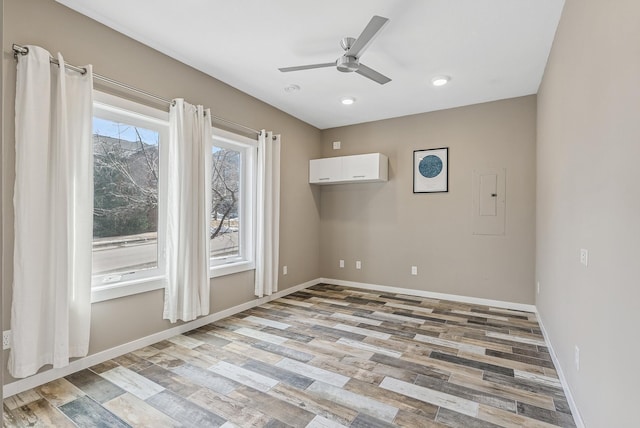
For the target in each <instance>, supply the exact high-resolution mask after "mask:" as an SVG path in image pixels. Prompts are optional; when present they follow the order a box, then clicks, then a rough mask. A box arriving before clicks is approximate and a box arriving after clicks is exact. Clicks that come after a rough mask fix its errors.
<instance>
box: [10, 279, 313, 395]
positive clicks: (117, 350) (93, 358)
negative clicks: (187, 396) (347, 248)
mask: <svg viewBox="0 0 640 428" xmlns="http://www.w3.org/2000/svg"><path fill="white" fill-rule="evenodd" d="M319 283H320V279H314V280H311V281H308V282H305V283H302V284H298V285H295V286H293V287H289V288H287V289H285V290H282V291H278V292H276V293H274V294H272V295H270V296H264V297H261V298H256V299H254V300H251V301H249V302H246V303H242V304H240V305H237V306H234V307H232V308H229V309H225V310H223V311H220V312H216V313H214V314H211V315H207V316H204V317H202V318H198V319H196V320H193V321H190V322H187V323H184V324H181V325H179V326H176V327H173V328H169V329H167V330H162V331H160V332H158V333H154V334H151V335H149V336H145V337H142V338H140V339H136V340H134V341H132V342H129V343H125V344H123V345H119V346H116V347H113V348H110V349H106V350H104V351H101V352H98V353H95V354H91V355H89V356H86V357H83V358H78V359H77V360H74V361H72V362H71V363H69V365H68V366H66V367H62V368H58V369H50V370H47V371H44V372H42V373H37V374H35V375H33V376H30V377H27V378H24V379H19V380H16V381H14V382H11V383H8V384H6V385H4V386H3V388H2V396H3V398H7V397H10V396H12V395H15V394H19V393H21V392H24V391H27V390H29V389H31V388H35V387H38V386H40V385H44V384H45V383H47V382H51V381H53V380H56V379H59V378H61V377H64V376H68V375H70V374H72V373H75V372H77V371H80V370H84V369H87V368H89V367H91V366H95V365H96V364H100V363H103V362H105V361H107V360H110V359H113V358H116V357H119V356H121V355H124V354H127V353H129V352H132V351H135V350H136V349H140V348H144V347H145V346H149V345H153V344H154V343H157V342H160V341H161V340H165V339H169V338H171V337H173V336H176V335H178V334H182V333H185V332H187V331H190V330H193V329H196V328H198V327H202V326H203V325H207V324H210V323H212V322H215V321H218V320H221V319H222V318H226V317H230V316H232V315H235V314H238V313H240V312H242V311H246V310H248V309H251V308H255V307H256V306H260V305H261V304H263V303H266V302H269V301H271V300H274V299H277V298H280V297H283V296H286V295H288V294H291V293H295V292H296V291H300V290H303V289H305V288H308V287H311V286H313V285H316V284H319Z"/></svg>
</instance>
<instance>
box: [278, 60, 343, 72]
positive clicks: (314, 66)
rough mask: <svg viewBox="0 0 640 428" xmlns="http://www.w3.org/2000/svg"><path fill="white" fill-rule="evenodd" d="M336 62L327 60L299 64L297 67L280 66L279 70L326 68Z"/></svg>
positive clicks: (334, 64) (333, 65)
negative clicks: (319, 62) (317, 62)
mask: <svg viewBox="0 0 640 428" xmlns="http://www.w3.org/2000/svg"><path fill="white" fill-rule="evenodd" d="M335 66H336V63H335V61H334V62H325V63H322V64H310V65H299V66H297V67H284V68H279V69H278V70H280V71H282V72H283V73H287V72H289V71H299V70H311V69H312V68H324V67H335Z"/></svg>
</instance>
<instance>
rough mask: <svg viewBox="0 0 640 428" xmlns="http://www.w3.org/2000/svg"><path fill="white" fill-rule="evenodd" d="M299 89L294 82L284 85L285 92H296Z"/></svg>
mask: <svg viewBox="0 0 640 428" xmlns="http://www.w3.org/2000/svg"><path fill="white" fill-rule="evenodd" d="M299 90H300V86H298V85H294V84H291V85H289V86H285V87H284V91H285V92H298V91H299Z"/></svg>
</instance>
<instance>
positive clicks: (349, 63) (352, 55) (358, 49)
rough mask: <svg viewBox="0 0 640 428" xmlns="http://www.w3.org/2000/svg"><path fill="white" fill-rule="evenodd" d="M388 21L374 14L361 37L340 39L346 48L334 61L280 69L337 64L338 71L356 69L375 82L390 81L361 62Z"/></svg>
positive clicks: (291, 69) (343, 47) (284, 70)
mask: <svg viewBox="0 0 640 428" xmlns="http://www.w3.org/2000/svg"><path fill="white" fill-rule="evenodd" d="M388 22H389V18H384V17H382V16H377V15H374V16H373V18H371V21H369V23H368V24H367V26H366V27H365V28H364V30H363V31H362V34H360V37H358V38H357V39H354V38H353V37H345V38H344V39H342V40H341V41H340V46H342V49H344V51H345V52H344V54H343V55H342V56H341V57H340V58H338V59H337V60H335V61H334V62H325V63H322V64H310V65H299V66H297V67H284V68H279V69H278V70H280V71H282V72H283V73H287V72H290V71H299V70H310V69H312V68H324V67H334V66H335V67H336V68H337V69H338V71H342V72H344V73H350V72H353V71H355V72H356V73H358V74H359V75H361V76H364V77H366V78H368V79H371V80H373V81H374V82H378V83H379V84H381V85H384V84H385V83H389V82H390V81H391V79H389V78H388V77H387V76H385V75H383V74H381V73H378V72H377V71H375V70H373V69H372V68H369V67H367V66H366V65H364V64H361V63H360V57H361V56H362V53H363V52H364V51H365V50H366V49H367V48H368V47H369V45H370V44H371V42H372V41H373V39H374V38H375V36H377V35H378V33H379V32H380V30H382V28H383V27H384V26H385V25H386V24H387V23H388Z"/></svg>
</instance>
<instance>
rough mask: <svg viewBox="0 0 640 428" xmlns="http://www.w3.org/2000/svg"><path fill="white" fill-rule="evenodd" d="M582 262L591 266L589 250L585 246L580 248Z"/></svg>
mask: <svg viewBox="0 0 640 428" xmlns="http://www.w3.org/2000/svg"><path fill="white" fill-rule="evenodd" d="M580 263H582V264H583V265H585V266H589V251H587V250H585V249H584V248H580Z"/></svg>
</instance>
